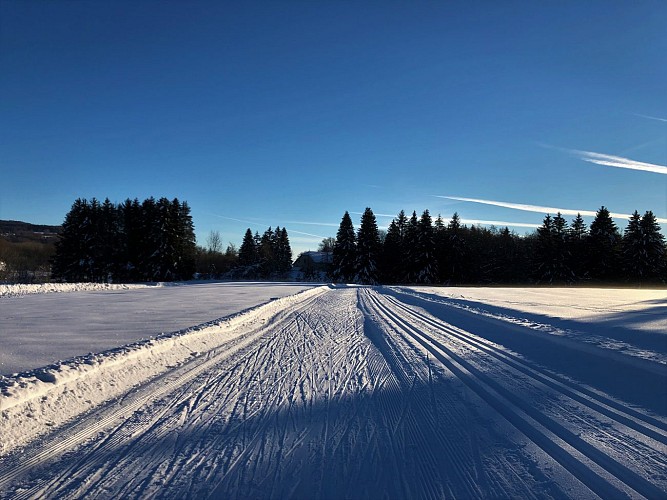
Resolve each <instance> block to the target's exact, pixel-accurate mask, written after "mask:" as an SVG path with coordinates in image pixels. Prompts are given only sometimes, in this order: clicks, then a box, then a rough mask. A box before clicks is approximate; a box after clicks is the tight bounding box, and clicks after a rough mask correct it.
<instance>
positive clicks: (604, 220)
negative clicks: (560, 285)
mask: <svg viewBox="0 0 667 500" xmlns="http://www.w3.org/2000/svg"><path fill="white" fill-rule="evenodd" d="M620 240H621V236H620V234H619V232H618V228H617V227H616V224H615V223H614V221H613V219H612V218H611V215H610V214H609V210H607V209H606V208H605V207H604V206H603V207H601V208H600V209H599V210H598V211H597V213H596V215H595V219H594V220H593V222H592V223H591V227H590V233H589V237H588V243H589V244H588V269H589V271H590V275H591V278H592V279H595V280H613V279H616V278H617V277H618V275H619V262H618V254H617V252H618V244H619V242H620Z"/></svg>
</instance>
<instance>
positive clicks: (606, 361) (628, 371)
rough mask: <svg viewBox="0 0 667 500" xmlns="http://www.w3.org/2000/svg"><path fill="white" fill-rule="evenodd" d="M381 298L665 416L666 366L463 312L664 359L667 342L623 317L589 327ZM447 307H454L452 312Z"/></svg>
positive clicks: (492, 309) (432, 300) (430, 299)
mask: <svg viewBox="0 0 667 500" xmlns="http://www.w3.org/2000/svg"><path fill="white" fill-rule="evenodd" d="M381 293H385V294H387V295H391V296H394V297H396V298H397V299H399V300H400V301H402V302H403V303H405V304H409V305H413V306H417V307H421V308H422V309H424V310H425V311H427V312H428V313H429V314H431V315H433V316H435V317H437V318H439V319H440V320H442V321H445V322H446V323H449V324H451V325H453V326H456V327H458V328H461V329H463V330H465V331H467V332H470V333H472V334H474V335H478V336H480V337H483V338H485V339H487V340H490V341H492V342H495V343H497V344H500V345H503V346H505V347H507V348H508V349H510V350H512V351H514V352H516V353H518V354H521V355H522V356H524V357H525V358H527V359H529V360H531V361H534V362H536V363H538V364H539V365H542V366H544V367H546V368H548V369H550V370H553V371H555V372H557V373H560V374H563V375H565V376H567V377H571V378H573V379H575V380H578V381H580V382H582V383H584V384H586V385H588V386H591V387H593V388H595V389H599V390H601V391H603V392H606V393H608V394H610V395H612V396H615V397H617V398H619V399H621V400H622V401H626V402H629V403H632V404H635V405H638V406H640V407H643V408H646V409H649V410H651V411H653V412H655V413H657V414H659V415H661V416H666V415H667V366H665V365H663V364H658V363H655V362H652V361H648V360H638V359H633V358H632V357H631V356H625V355H623V354H621V353H618V352H617V353H610V352H609V350H607V349H603V348H599V347H594V346H589V345H583V343H581V342H578V341H576V340H572V341H570V342H567V339H562V338H561V337H557V338H554V337H553V336H552V335H549V334H547V333H539V332H538V331H536V330H535V329H534V328H530V327H528V326H522V325H520V324H516V323H509V322H506V321H503V320H501V319H497V318H493V317H489V316H485V315H482V314H475V313H474V312H471V311H469V310H466V309H465V308H473V309H478V310H482V311H487V312H489V313H491V314H493V315H499V316H508V317H510V318H521V319H527V320H528V321H531V322H534V323H537V324H542V325H545V324H546V325H551V326H554V327H556V328H559V329H566V330H574V331H578V332H584V333H586V334H593V335H597V336H600V337H607V338H610V339H613V340H620V341H622V342H627V343H628V344H631V345H633V346H636V347H638V348H639V349H646V350H652V351H656V352H659V353H667V346H666V345H665V344H666V342H667V336H663V335H661V334H654V333H649V332H645V331H639V330H635V329H632V325H633V324H636V322H635V321H634V320H632V319H627V318H625V317H624V314H620V313H619V314H611V315H609V317H608V318H607V320H608V322H610V323H613V324H606V323H605V324H592V323H587V322H582V321H576V320H567V319H561V318H553V317H550V316H546V315H540V314H534V313H524V312H522V311H517V310H514V309H510V308H505V307H498V306H491V305H488V304H485V303H482V302H476V301H470V300H462V299H449V298H444V297H442V296H439V295H435V294H429V293H423V292H415V291H413V290H410V293H409V294H406V293H400V292H396V291H393V290H390V289H381ZM452 305H455V306H459V307H452ZM461 306H463V308H461ZM664 307H665V306H664V305H662V304H657V305H655V306H654V307H652V308H649V311H651V312H650V313H649V314H653V315H655V314H660V313H661V312H662V311H663V310H664V309H663V308H664ZM638 381H639V382H640V383H638Z"/></svg>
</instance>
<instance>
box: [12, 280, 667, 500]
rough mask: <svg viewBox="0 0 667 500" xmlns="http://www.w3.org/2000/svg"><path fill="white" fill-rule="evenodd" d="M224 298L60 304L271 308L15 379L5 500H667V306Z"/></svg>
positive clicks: (651, 300)
mask: <svg viewBox="0 0 667 500" xmlns="http://www.w3.org/2000/svg"><path fill="white" fill-rule="evenodd" d="M225 286H227V285H220V284H217V285H216V284H208V285H205V286H204V287H202V288H197V287H192V286H182V287H173V288H171V291H172V294H169V293H168V294H165V295H164V296H162V295H161V292H162V290H163V289H166V287H163V288H156V287H154V288H151V289H145V290H120V291H118V290H107V291H97V292H95V291H92V292H72V293H67V294H58V295H57V296H58V297H59V298H60V299H61V301H60V302H59V306H58V307H60V308H66V307H76V304H78V303H79V302H81V301H84V302H86V301H87V300H91V299H90V297H94V296H99V297H102V299H104V301H108V302H110V303H112V302H113V301H114V300H115V299H116V298H117V295H118V294H119V295H120V296H121V297H124V298H125V299H126V300H123V301H122V305H119V306H118V307H119V310H120V309H122V307H125V308H127V310H128V311H131V310H139V309H141V307H142V304H144V305H146V304H150V303H151V298H152V297H153V298H154V297H158V296H159V297H164V300H165V301H167V302H168V304H166V305H165V306H164V308H163V309H161V310H160V313H159V314H162V313H166V312H167V310H168V309H169V308H170V307H172V308H173V307H176V308H177V309H178V311H175V312H174V316H178V315H179V314H184V315H186V316H187V310H188V307H185V306H184V304H188V305H191V304H192V302H200V301H201V302H202V310H204V309H205V308H207V307H212V304H213V299H212V296H215V295H216V294H217V295H218V296H219V301H223V302H224V301H226V300H227V299H229V298H230V297H231V296H234V295H236V294H241V293H246V294H247V296H249V297H250V296H251V297H255V300H257V303H260V302H265V303H264V304H262V305H256V306H255V307H251V306H248V302H247V301H246V302H243V300H241V301H240V302H239V303H238V304H237V305H236V307H237V309H238V310H237V311H234V312H229V313H228V314H226V315H223V313H221V312H220V311H223V309H222V308H220V307H221V306H220V305H219V304H218V305H214V306H213V307H215V310H214V313H213V316H216V315H217V318H216V319H212V320H210V321H208V322H203V321H200V319H201V318H198V319H197V320H196V321H194V322H192V323H191V325H190V327H189V328H187V327H184V328H181V329H180V331H174V330H171V331H172V332H173V333H168V334H165V335H162V336H158V337H156V338H152V339H148V340H142V341H139V342H134V343H130V344H128V345H125V346H119V347H118V346H117V347H116V348H115V349H111V350H107V351H105V352H98V353H97V354H87V355H82V356H79V357H76V358H72V359H69V360H67V361H65V362H62V363H58V364H54V365H52V366H48V367H45V368H36V369H32V370H29V371H27V372H23V373H21V374H18V375H16V376H11V377H4V378H2V379H1V382H0V386H1V387H2V395H1V396H0V496H2V497H21V498H37V497H52V498H55V497H57V498H80V497H87V496H92V497H104V498H111V497H114V498H118V497H123V498H137V497H142V498H143V497H160V498H180V497H207V496H211V497H215V498H275V497H280V498H331V497H335V498H397V497H399V498H405V497H418V498H423V497H428V498H442V497H455V498H480V497H495V498H564V497H565V498H596V497H603V498H628V497H630V498H640V497H646V498H665V497H666V496H667V394H666V389H665V388H666V387H667V385H666V382H667V367H666V366H665V364H664V362H663V357H664V356H665V355H666V352H665V351H666V349H664V344H663V343H662V342H663V341H664V338H665V337H664V333H665V330H664V328H663V327H662V325H663V324H664V323H663V322H664V319H665V318H664V311H661V310H660V307H661V303H664V300H665V292H664V291H645V290H638V291H631V292H630V291H627V290H591V289H544V290H541V289H518V288H517V289H484V288H480V289H463V288H461V289H453V288H435V287H409V288H408V287H356V286H338V287H334V286H316V287H312V288H309V289H306V290H304V287H302V288H301V291H299V293H296V294H292V295H289V294H287V293H293V292H294V291H296V290H292V291H291V292H286V296H283V297H282V298H276V299H274V300H270V301H269V302H266V301H263V300H258V299H263V298H264V297H266V296H267V295H270V297H269V298H271V297H275V296H277V292H276V290H275V288H273V289H272V288H271V286H269V285H264V284H244V285H238V286H234V287H229V288H225ZM284 290H287V286H286V285H285V288H284ZM634 292H638V293H637V294H635V293H634ZM53 296H56V295H53ZM199 296H201V300H200V299H198V297H199ZM35 297H37V296H35ZM41 297H47V295H41ZM179 297H180V299H181V300H180V301H179V300H178V298H179ZM30 298H32V297H29V296H25V297H13V298H7V299H2V301H0V305H2V304H4V305H5V306H6V305H7V304H10V305H12V306H17V307H18V305H19V304H22V303H24V304H26V306H25V309H23V310H22V314H27V315H30V314H32V315H33V316H39V317H41V318H43V319H42V320H40V321H42V322H43V324H42V326H43V327H44V329H45V330H48V328H49V322H48V315H47V314H41V315H40V314H39V313H40V308H42V307H46V308H47V310H50V311H51V312H54V310H55V308H56V306H55V305H47V303H46V302H40V301H35V302H25V301H27V300H28V299H30ZM223 299H224V300H223ZM208 300H211V301H212V302H211V303H206V302H207V301H208ZM154 302H156V303H157V302H160V301H158V300H155V301H154ZM28 305H30V307H31V308H32V309H31V310H30V308H29V307H28ZM154 306H155V304H153V305H152V306H151V307H154ZM248 307H250V309H248ZM49 308H50V309H49ZM10 309H11V308H10ZM572 309H576V310H574V311H573V310H572ZM225 311H229V309H226V310H225ZM79 313H80V314H81V316H80V318H79V321H80V322H82V323H86V322H87V320H88V317H89V316H90V315H91V314H92V315H93V316H94V315H95V313H94V312H91V308H88V309H81V310H80V311H79ZM159 314H155V313H153V314H150V315H149V316H147V317H146V318H145V320H144V321H145V322H146V323H149V324H150V323H152V322H153V321H158V320H159ZM114 315H115V316H114V317H115V318H116V320H117V321H118V324H119V325H121V324H123V322H124V321H126V320H125V318H124V317H123V315H121V314H120V313H117V312H114ZM125 316H127V314H126V315H125ZM195 316H196V315H195ZM192 318H194V317H192ZM186 322H187V320H186ZM192 325H198V326H192ZM153 330H155V329H154V328H153ZM605 332H608V333H605ZM621 337H622V338H621ZM554 339H557V341H554ZM592 339H593V340H592ZM605 339H606V341H604V340H605ZM79 340H82V338H81V337H80V338H79ZM619 342H621V343H622V344H623V345H624V346H625V347H626V348H625V349H622V348H621V344H620V343H619ZM640 353H641V354H640Z"/></svg>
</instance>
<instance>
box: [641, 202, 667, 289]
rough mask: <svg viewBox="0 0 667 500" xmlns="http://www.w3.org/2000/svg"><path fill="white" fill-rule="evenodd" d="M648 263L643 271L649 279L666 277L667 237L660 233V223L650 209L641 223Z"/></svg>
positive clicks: (660, 279)
mask: <svg viewBox="0 0 667 500" xmlns="http://www.w3.org/2000/svg"><path fill="white" fill-rule="evenodd" d="M640 226H641V230H642V236H643V241H644V252H643V254H644V255H646V264H645V268H644V272H643V276H644V277H645V279H647V280H649V281H663V280H664V279H665V267H666V264H667V263H666V262H665V251H666V250H665V237H664V236H663V235H662V234H661V233H660V225H659V224H658V221H657V220H656V218H655V215H653V212H651V211H650V210H649V211H647V212H646V213H644V216H643V217H642V220H641V223H640Z"/></svg>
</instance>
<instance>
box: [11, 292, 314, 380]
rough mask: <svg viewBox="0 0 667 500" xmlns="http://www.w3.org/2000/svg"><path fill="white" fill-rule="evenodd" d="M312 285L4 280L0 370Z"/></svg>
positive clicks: (98, 347)
mask: <svg viewBox="0 0 667 500" xmlns="http://www.w3.org/2000/svg"><path fill="white" fill-rule="evenodd" d="M310 286H312V285H303V284H296V283H279V282H276V283H266V284H263V285H262V286H258V285H257V283H248V282H246V283H224V282H196V281H195V282H186V283H169V284H166V283H165V284H161V283H159V284H156V285H104V284H91V283H88V284H86V283H84V284H81V283H79V284H47V285H11V286H7V285H5V286H4V292H5V295H4V297H0V342H1V343H2V346H3V348H2V350H1V351H0V375H10V374H12V373H16V372H23V371H26V370H30V369H33V368H39V367H41V366H45V365H48V364H51V363H54V362H57V361H60V360H64V359H68V358H71V357H74V356H81V355H84V354H88V353H91V352H93V353H97V352H102V351H105V350H107V349H113V348H115V347H119V346H123V345H125V344H129V343H132V342H136V341H138V340H142V339H147V338H151V337H154V336H156V335H160V334H161V333H168V332H175V331H179V330H182V329H187V328H190V327H192V326H196V325H200V324H204V323H207V322H210V321H214V320H216V319H218V318H221V317H223V316H227V315H229V314H233V313H237V312H239V311H242V310H245V309H248V308H250V307H254V306H257V305H259V304H261V303H264V302H267V301H269V300H270V299H271V298H273V297H283V296H285V295H290V294H293V293H296V292H298V291H300V290H304V289H306V288H309V287H310ZM2 291H3V289H0V292H2ZM40 292H42V293H40ZM45 292H68V293H45ZM28 294H29V295H28Z"/></svg>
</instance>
